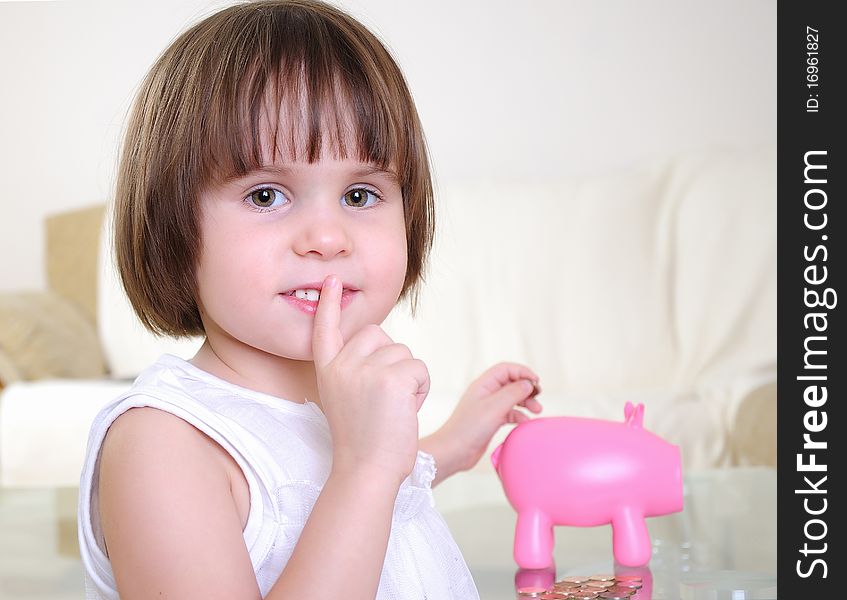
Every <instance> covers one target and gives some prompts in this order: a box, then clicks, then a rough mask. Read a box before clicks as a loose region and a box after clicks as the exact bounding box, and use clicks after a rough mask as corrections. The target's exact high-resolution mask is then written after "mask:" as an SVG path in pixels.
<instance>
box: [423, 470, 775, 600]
mask: <svg viewBox="0 0 847 600" xmlns="http://www.w3.org/2000/svg"><path fill="white" fill-rule="evenodd" d="M466 475H467V477H463V478H452V479H450V480H447V481H445V482H444V483H443V484H442V485H441V486H439V487H438V488H436V490H435V497H436V506H437V507H438V508H439V510H440V511H441V512H442V514H443V515H444V517H445V520H446V521H447V523H448V525H449V526H450V530H451V531H452V532H453V535H454V537H455V538H456V541H457V543H458V544H459V546H460V548H461V549H462V552H463V554H464V556H465V560H466V561H467V563H468V566H469V567H470V569H471V572H472V573H473V576H474V579H475V581H476V583H477V587H478V588H479V593H480V597H481V598H482V600H506V599H508V600H512V599H514V598H516V597H518V598H520V597H530V596H519V595H518V593H517V588H518V587H531V586H532V584H533V583H535V584H538V585H539V586H540V587H546V586H547V585H549V584H552V583H553V582H554V581H558V580H562V579H564V578H565V577H568V576H579V575H582V576H590V575H596V574H624V573H629V574H635V575H638V576H641V577H642V579H643V582H644V585H643V587H642V588H641V589H640V590H638V595H633V596H632V598H634V599H635V600H770V599H775V598H776V597H777V595H776V470H774V469H770V468H736V469H723V470H712V471H701V472H695V473H688V474H686V475H685V482H684V494H685V497H684V503H685V508H684V509H683V511H682V512H680V513H675V514H672V515H667V516H663V517H654V518H649V519H647V525H648V529H649V531H650V538H651V541H652V546H653V554H652V558H651V560H650V563H649V564H648V565H647V566H646V568H641V569H632V568H626V567H623V566H621V565H616V564H615V563H614V559H613V557H612V534H611V527H609V526H603V527H588V528H575V527H556V529H555V540H556V545H555V550H554V553H553V556H554V560H555V565H554V568H553V569H548V570H546V571H545V570H541V571H535V572H532V571H522V570H520V569H518V568H517V565H516V564H515V562H514V559H513V557H512V546H513V541H514V526H515V513H514V511H513V510H512V509H511V507H510V506H509V505H508V503H507V501H506V499H505V497H504V496H503V493H502V489H500V490H498V489H497V486H499V481H498V480H497V479H496V477H494V478H492V477H488V476H487V474H486V473H484V472H479V473H475V472H471V473H468V474H466ZM498 491H499V497H500V498H502V502H499V503H496V504H495V503H491V502H489V503H487V504H479V505H469V503H468V501H467V498H485V499H489V500H490V499H492V498H498V496H497V492H498ZM545 584H547V585H545Z"/></svg>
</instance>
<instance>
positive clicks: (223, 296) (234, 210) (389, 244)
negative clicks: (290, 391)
mask: <svg viewBox="0 0 847 600" xmlns="http://www.w3.org/2000/svg"><path fill="white" fill-rule="evenodd" d="M200 206H201V211H202V215H201V217H200V231H201V236H202V250H201V253H200V257H201V258H200V263H199V265H198V268H197V286H198V287H197V290H198V291H197V293H198V304H199V306H200V310H201V316H202V319H203V323H204V326H205V329H206V335H207V338H208V340H209V343H210V344H212V346H213V347H214V346H215V345H216V344H217V345H222V344H223V345H226V346H227V347H228V349H229V350H230V351H232V350H233V349H236V348H241V349H244V350H249V351H251V352H252V351H253V350H259V351H260V352H262V353H265V354H269V355H273V356H277V357H283V358H290V359H296V360H312V346H311V344H312V325H313V321H314V308H315V306H316V303H312V302H310V301H309V300H310V298H313V297H314V295H313V292H300V293H298V295H300V296H306V298H305V299H298V298H297V297H296V296H295V295H294V292H295V290H306V289H310V288H318V289H319V288H320V285H321V283H322V282H323V281H324V279H325V278H326V277H327V276H328V275H330V274H336V275H338V276H339V277H340V279H341V281H342V283H343V286H344V288H345V292H344V297H343V300H342V311H341V332H342V334H343V336H344V339H345V340H347V339H349V338H350V336H352V335H353V334H354V333H355V332H356V331H358V330H359V329H360V328H361V327H363V326H364V325H367V324H379V323H382V321H383V320H384V319H385V317H386V316H387V315H388V313H389V312H390V311H391V309H392V308H393V307H394V305H395V304H396V302H397V299H398V297H399V295H400V291H401V290H402V288H403V281H404V279H405V276H406V233H405V231H406V230H405V221H404V216H403V198H402V194H401V191H400V187H399V185H398V183H397V182H396V180H395V179H394V178H393V177H392V175H391V174H390V173H386V172H383V171H379V170H376V169H375V168H374V167H373V165H369V164H364V163H361V162H359V161H357V160H355V159H337V158H331V157H327V156H326V155H324V156H322V157H321V160H320V161H318V162H315V163H312V164H309V163H305V162H282V160H281V159H279V158H276V159H274V160H272V161H269V160H266V161H265V166H264V167H263V168H262V169H260V170H258V171H254V172H252V173H249V174H248V175H247V176H245V177H242V178H238V179H234V180H230V181H227V182H224V183H222V184H218V185H215V186H212V187H211V188H209V189H207V190H205V191H204V192H203V193H202V194H201V198H200Z"/></svg>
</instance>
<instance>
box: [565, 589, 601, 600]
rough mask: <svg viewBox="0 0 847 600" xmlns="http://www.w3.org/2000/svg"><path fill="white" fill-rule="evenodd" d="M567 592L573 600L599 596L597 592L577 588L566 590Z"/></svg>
mask: <svg viewBox="0 0 847 600" xmlns="http://www.w3.org/2000/svg"><path fill="white" fill-rule="evenodd" d="M568 594H569V595H570V597H571V598H573V599H574V600H594V598H596V597H597V596H599V593H598V592H595V591H593V590H579V591H575V592H568Z"/></svg>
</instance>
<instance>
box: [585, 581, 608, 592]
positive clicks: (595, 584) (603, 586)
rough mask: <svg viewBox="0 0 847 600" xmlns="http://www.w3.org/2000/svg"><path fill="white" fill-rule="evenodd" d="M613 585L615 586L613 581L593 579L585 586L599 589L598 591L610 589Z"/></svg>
mask: <svg viewBox="0 0 847 600" xmlns="http://www.w3.org/2000/svg"><path fill="white" fill-rule="evenodd" d="M613 585H615V582H614V581H596V580H594V579H592V580H591V581H589V582H588V583H586V584H585V586H586V587H590V588H594V589H599V590H604V589H606V588H610V587H612V586H613Z"/></svg>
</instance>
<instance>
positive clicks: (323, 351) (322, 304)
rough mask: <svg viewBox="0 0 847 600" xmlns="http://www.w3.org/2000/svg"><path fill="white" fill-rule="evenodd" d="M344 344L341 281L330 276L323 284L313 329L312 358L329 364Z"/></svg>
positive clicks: (319, 363) (318, 363)
mask: <svg viewBox="0 0 847 600" xmlns="http://www.w3.org/2000/svg"><path fill="white" fill-rule="evenodd" d="M343 346H344V338H343V337H342V335H341V282H340V281H339V280H338V277H336V276H335V275H330V276H328V277H327V278H326V279H325V280H324V282H323V285H322V286H321V295H320V298H319V299H318V307H317V309H316V310H315V322H314V328H313V329H312V358H313V360H314V361H315V365H316V366H318V367H323V366H325V365H327V364H329V362H330V361H332V359H333V358H335V356H336V355H337V354H338V353H339V351H340V350H341V348H342V347H343Z"/></svg>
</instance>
